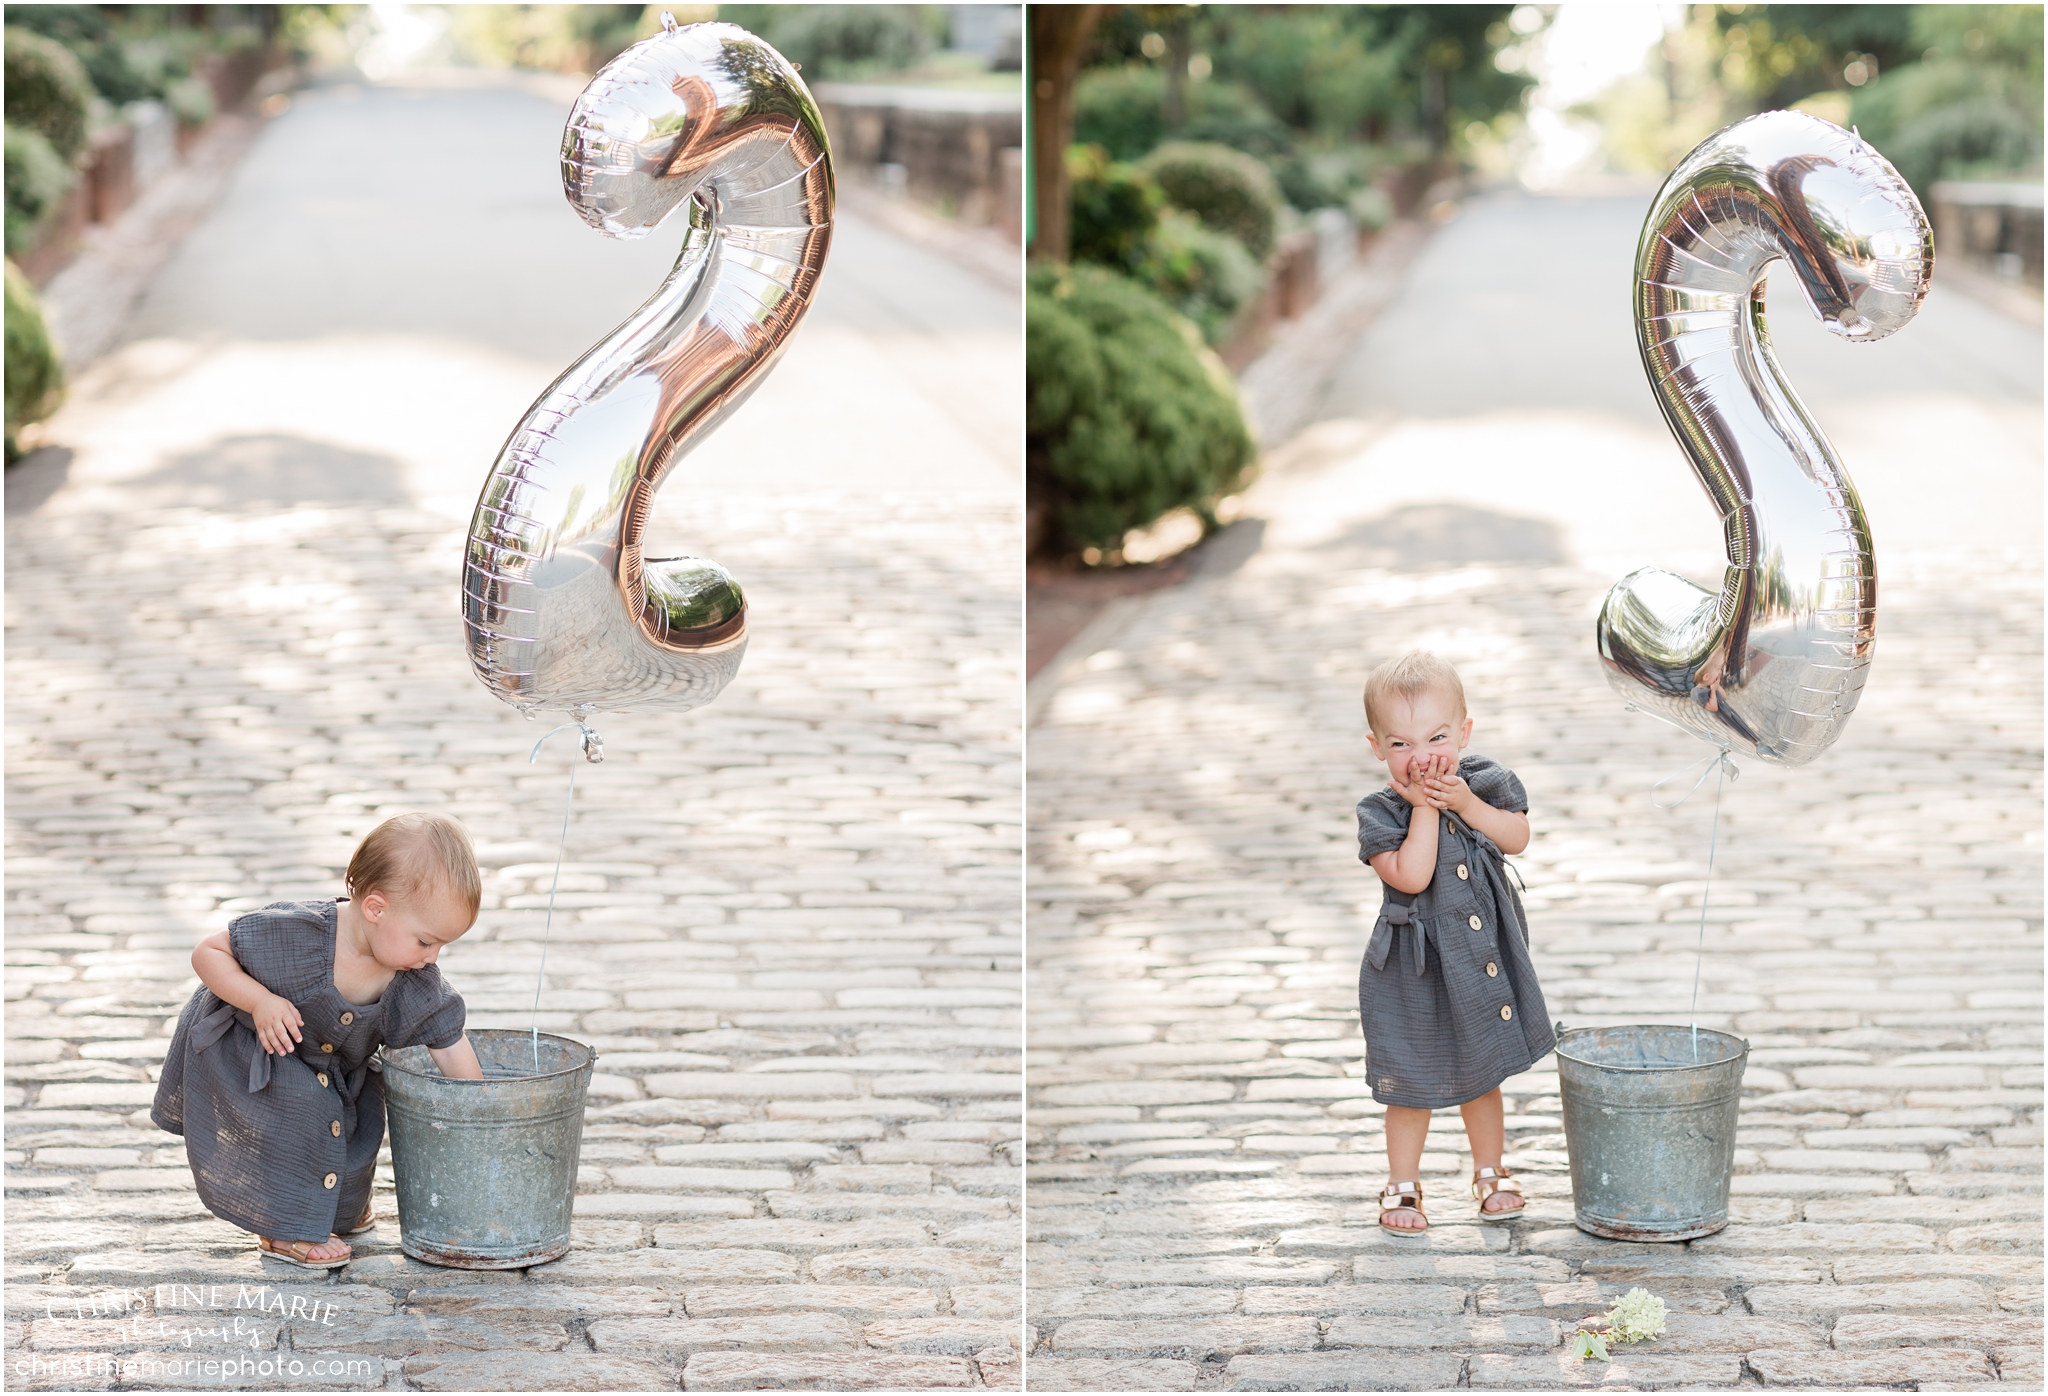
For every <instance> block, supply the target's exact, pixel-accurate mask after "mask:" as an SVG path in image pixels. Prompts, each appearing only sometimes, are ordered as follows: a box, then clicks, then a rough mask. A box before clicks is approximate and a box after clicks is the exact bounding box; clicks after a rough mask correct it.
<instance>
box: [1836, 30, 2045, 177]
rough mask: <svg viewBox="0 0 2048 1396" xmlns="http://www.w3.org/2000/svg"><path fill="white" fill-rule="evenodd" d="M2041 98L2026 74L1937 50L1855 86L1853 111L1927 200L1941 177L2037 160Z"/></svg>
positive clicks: (1865, 131)
mask: <svg viewBox="0 0 2048 1396" xmlns="http://www.w3.org/2000/svg"><path fill="white" fill-rule="evenodd" d="M2040 105H2041V88H2040V83H2039V81H2038V79H2036V78H2034V77H2033V76H2032V75H2030V74H2027V73H2024V72H2022V71H2020V70H2017V69H2014V68H2009V67H2002V66H1999V65H1996V64H1987V63H1974V62H1969V61H1967V60H1964V59H1959V58H1939V57H1938V58H1930V59H1928V60H1926V61H1925V62H1920V63H1910V64H1907V65H1906V66H1904V67H1901V68H1895V69H1893V70H1892V71H1890V72H1888V73H1886V74H1884V76H1883V77H1881V78H1880V79H1879V80H1878V81H1876V82H1874V83H1871V84H1870V85H1869V86H1867V87H1862V88H1859V89H1857V91H1856V93H1855V95H1854V96H1853V97H1852V98H1851V99H1850V116H1851V118H1852V119H1853V120H1854V121H1855V122H1856V124H1857V126H1858V127H1859V128H1860V129H1861V131H1862V133H1863V138H1864V139H1865V140H1867V141H1869V142H1870V143H1871V144H1872V145H1874V146H1876V147H1877V148H1878V149H1879V150H1881V151H1883V152H1884V154H1885V158H1886V159H1888V160H1890V161H1891V162H1892V164H1894V165H1895V166H1897V167H1898V171H1899V173H1900V174H1902V175H1904V176H1905V177H1906V181H1907V183H1909V184H1911V185H1912V186H1913V188H1914V189H1915V190H1916V191H1918V193H1919V195H1920V197H1921V199H1922V200H1923V201H1924V200H1927V199H1929V198H1930V197H1931V186H1932V185H1933V183H1934V181H1936V180H1938V179H1943V178H1946V177H1948V176H1951V175H1968V174H1973V173H1977V172H1979V171H1985V170H1998V169H2004V170H2012V169H2018V168H2022V167H2025V166H2027V165H2030V164H2032V163H2033V162H2034V161H2036V160H2038V159H2039V158H2040V132H2041V126H2040Z"/></svg>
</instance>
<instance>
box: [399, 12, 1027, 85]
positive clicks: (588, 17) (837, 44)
mask: <svg viewBox="0 0 2048 1396" xmlns="http://www.w3.org/2000/svg"><path fill="white" fill-rule="evenodd" d="M417 8H420V9H432V10H436V11H439V12H442V13H444V14H445V15H446V22H447V36H448V41H449V49H450V54H449V56H450V57H451V58H452V59H453V60H454V61H456V62H458V63H463V64H470V65H474V66H478V67H517V68H544V69H551V70H554V71H559V72H594V71H596V70H597V69H598V68H601V67H603V66H604V65H605V64H606V63H608V62H610V61H611V59H613V58H614V57H616V56H617V55H618V54H619V53H621V52H623V51H624V50H625V49H626V48H627V46H629V45H631V44H633V43H636V42H637V41H639V40H641V39H644V38H647V37H649V36H650V35H652V34H655V33H657V32H658V31H659V30H660V28H661V14H662V12H663V11H664V10H666V11H668V12H669V13H670V14H672V15H674V16H675V19H676V22H677V23H678V24H699V23H703V22H705V21H708V20H722V21H725V22H727V23H731V24H737V25H739V26H740V27H742V28H744V29H747V30H750V31H752V32H753V33H755V34H758V35H760V36H761V37H762V38H764V39H766V40H767V41H768V42H769V43H771V44H773V45H775V47H776V48H777V49H778V50H779V51H780V52H781V53H782V54H783V56H784V57H786V58H788V59H789V60H790V61H791V62H793V63H795V64H797V65H798V66H799V67H800V68H801V69H802V70H803V74H804V76H805V77H806V78H807V79H809V80H811V81H813V82H817V81H825V82H868V81H875V80H878V79H884V78H886V79H889V80H891V81H905V80H909V81H915V82H930V81H944V80H947V79H953V80H955V81H965V82H969V83H972V82H973V80H974V79H976V78H981V77H985V76H986V75H987V74H988V73H989V72H990V67H991V65H990V63H989V62H988V60H987V59H986V58H984V57H983V56H981V55H979V54H967V53H962V52H957V51H955V50H954V48H953V47H952V40H953V33H952V29H953V24H954V16H953V7H951V6H948V5H698V4H674V3H670V4H654V5H442V6H420V7H417ZM1018 58H1019V55H1014V54H1013V55H1010V56H1009V61H1008V62H1007V64H1004V63H1001V62H998V63H997V64H996V65H995V66H996V70H997V71H1008V72H1011V73H1014V72H1015V71H1016V69H1017V66H1018ZM1008 82H1009V84H1010V85H1011V86H1013V87H1014V86H1015V82H1016V80H1015V78H1014V77H1012V78H1010V79H1008Z"/></svg>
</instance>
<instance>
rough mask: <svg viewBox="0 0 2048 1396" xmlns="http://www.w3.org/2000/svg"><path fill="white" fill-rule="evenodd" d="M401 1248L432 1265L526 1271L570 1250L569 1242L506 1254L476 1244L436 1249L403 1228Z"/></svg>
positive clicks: (399, 1235)
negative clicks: (488, 1250)
mask: <svg viewBox="0 0 2048 1396" xmlns="http://www.w3.org/2000/svg"><path fill="white" fill-rule="evenodd" d="M398 1247H399V1249H400V1250H402V1251H404V1252H405V1253H406V1254H407V1255H409V1256H411V1257H412V1258H413V1259H414V1260H423V1261H425V1262H426V1263H427V1264H429V1265H446V1266H449V1267H451V1268H453V1269H456V1270H524V1269H525V1268H526V1267H527V1266H529V1265H545V1264H546V1263H547V1262H548V1261H550V1260H560V1259H561V1258H562V1257H563V1256H565V1255H567V1254H568V1253H569V1243H568V1242H567V1241H557V1242H550V1243H548V1244H546V1245H540V1246H532V1247H528V1248H525V1249H523V1250H508V1251H507V1252H506V1253H505V1254H502V1255H498V1254H491V1253H486V1252H485V1251H483V1250H480V1249H479V1248H478V1247H475V1246H466V1247H464V1248H463V1249H461V1250H445V1251H444V1250H436V1249H435V1248H434V1247H432V1246H429V1245H425V1244H423V1243H421V1242H419V1241H415V1240H414V1239H413V1238H412V1237H411V1236H408V1235H407V1234H406V1233H405V1232H404V1231H402V1230H401V1231H400V1232H399V1234H398Z"/></svg>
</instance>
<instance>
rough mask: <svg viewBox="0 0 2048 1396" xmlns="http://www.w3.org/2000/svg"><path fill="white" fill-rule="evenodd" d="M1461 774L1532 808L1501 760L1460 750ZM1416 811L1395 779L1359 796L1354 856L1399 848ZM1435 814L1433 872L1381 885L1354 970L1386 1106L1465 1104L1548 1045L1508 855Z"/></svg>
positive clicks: (1483, 794) (1373, 1078)
mask: <svg viewBox="0 0 2048 1396" xmlns="http://www.w3.org/2000/svg"><path fill="white" fill-rule="evenodd" d="M1458 775H1459V777H1460V778H1461V779H1463V780H1464V782H1465V783H1466V784H1467V785H1469V786H1470V787H1471V788H1472V793H1473V794H1475V795H1477V796H1478V797H1479V798H1480V799H1482V800H1484V801H1485V802H1486V803H1487V804H1489V805H1492V806H1493V807H1494V808H1495V809H1500V810H1510V811H1514V812H1516V813H1527V811H1528V808H1529V798H1528V795H1527V794H1526V793H1525V792H1524V791H1523V789H1522V782H1521V781H1520V780H1518V779H1516V777H1515V773H1514V772H1513V771H1510V770H1509V769H1508V768H1507V767H1505V766H1503V765H1501V764H1500V763H1498V762H1496V761H1492V760H1489V759H1488V758H1486V757H1484V756H1467V757H1465V758H1464V759H1463V760H1461V761H1459V763H1458ZM1413 813H1414V808H1413V806H1411V805H1410V804H1409V803H1408V802H1407V801H1406V800H1404V799H1402V798H1401V796H1400V795H1399V794H1398V793H1397V792H1396V791H1395V790H1394V789H1393V787H1391V786H1389V787H1387V788H1386V789H1384V790H1379V791H1375V792H1374V793H1373V794H1370V795H1368V796H1366V797H1365V798H1364V799H1363V800H1360V801H1359V802H1358V856H1359V859H1360V860H1361V861H1370V860H1371V859H1372V858H1373V857H1375V856H1376V855H1378V854H1381V853H1390V852H1392V851H1394V850H1395V849H1398V848H1399V847H1400V846H1401V845H1402V844H1403V843H1404V842H1405V841H1406V840H1407V838H1408V820H1409V817H1410V816H1411V814H1413ZM1438 817H1439V818H1440V819H1441V820H1442V824H1441V826H1440V828H1439V829H1438V832H1437V863H1436V873H1435V875H1434V876H1433V877H1432V878H1431V880H1430V884H1429V886H1428V887H1426V888H1424V889H1423V890H1422V891H1420V892H1414V893H1409V892H1397V891H1395V890H1394V889H1393V888H1391V887H1386V888H1383V889H1382V901H1381V904H1380V916H1379V920H1378V922H1377V923H1376V924H1375V925H1374V927H1373V931H1372V939H1371V940H1370V941H1369V942H1368V943H1367V945H1366V952H1365V961H1364V963H1363V964H1361V965H1360V966H1359V970H1358V1012H1359V1018H1360V1020H1361V1022H1362V1024H1363V1026H1364V1029H1365V1057H1366V1066H1365V1072H1366V1081H1367V1084H1368V1085H1369V1086H1370V1087H1371V1088H1372V1095H1373V1099H1374V1100H1377V1101H1379V1102H1380V1103H1381V1104H1383V1105H1404V1106H1413V1107H1417V1108H1420V1109H1429V1110H1435V1109H1441V1108H1443V1107H1446V1106H1452V1105H1463V1104H1465V1103H1466V1102H1467V1101H1470V1100H1476V1099H1478V1098H1479V1097H1480V1096H1483V1095H1485V1094H1486V1093H1487V1092H1488V1091H1490V1090H1492V1089H1493V1088H1494V1087H1495V1086H1498V1085H1499V1084H1500V1083H1501V1082H1502V1081H1504V1080H1506V1079H1507V1078H1508V1077H1510V1076H1513V1075H1515V1074H1516V1073H1517V1072H1521V1071H1527V1070H1528V1069H1529V1068H1530V1067H1531V1066H1533V1065H1535V1064H1536V1062H1537V1061H1538V1060H1540V1059H1541V1058H1542V1057H1543V1055H1544V1054H1545V1053H1547V1052H1549V1051H1550V1049H1551V1047H1552V1046H1553V1045H1555V1044H1554V1038H1553V1034H1552V1031H1551V1027H1550V1014H1549V1011H1548V1009H1547V1008H1546V1007H1545V1005H1544V1002H1543V990H1542V988H1541V987H1540V986H1538V984H1537V983H1536V968H1535V966H1534V965H1533V964H1531V963H1530V961H1529V921H1528V917H1527V916H1526V915H1525V914H1524V912H1523V910H1522V899H1521V897H1520V895H1519V894H1518V893H1517V892H1516V890H1515V887H1514V883H1513V881H1512V874H1511V873H1510V871H1509V869H1508V867H1507V863H1506V860H1505V859H1503V858H1502V856H1501V852H1500V849H1499V848H1497V847H1495V845H1494V843H1493V840H1491V839H1489V838H1487V837H1486V836H1485V835H1484V834H1481V833H1479V832H1478V831H1477V830H1475V829H1471V828H1468V827H1467V826H1466V825H1465V823H1464V821H1462V820H1460V819H1459V818H1457V816H1455V815H1451V814H1441V815H1439V816H1438Z"/></svg>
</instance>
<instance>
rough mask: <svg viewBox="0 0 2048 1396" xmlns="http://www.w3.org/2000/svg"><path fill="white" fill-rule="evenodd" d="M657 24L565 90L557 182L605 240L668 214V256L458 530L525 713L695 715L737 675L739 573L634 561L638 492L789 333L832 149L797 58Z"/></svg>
mask: <svg viewBox="0 0 2048 1396" xmlns="http://www.w3.org/2000/svg"><path fill="white" fill-rule="evenodd" d="M662 21H663V27H664V32H662V33H660V34H657V35H655V36H654V37H653V38H651V39H647V40H645V41H643V42H641V43H638V44H635V45H634V46H633V47H632V48H629V49H627V50H626V51H625V52H624V53H622V54H620V55H619V56H618V57H617V58H615V59H613V60H612V61H611V62H610V63H608V64H606V65H605V67H604V69H603V71H601V72H599V73H598V74H597V76H596V77H594V78H592V79H591V81H590V85H589V87H587V88H586V89H584V92H583V95H582V96H581V97H579V98H578V99H577V101H576V105H575V107H574V109H573V110H572V111H571V113H570V115H569V123H568V127H567V129H566V130H565V131H564V132H563V134H562V189H563V192H564V193H565V194H566V195H567V196H568V199H569V203H570V205H571V206H572V207H573V208H574V209H575V210H576V212H577V213H578V214H579V215H580V216H581V217H582V219H583V221H584V222H585V223H588V224H589V225H590V226H591V227H593V228H596V229H597V230H598V231H600V232H602V233H605V234H607V235H608V236H611V237H616V238H637V237H643V236H645V235H646V234H647V233H648V232H650V231H652V230H653V229H654V228H656V227H657V226H659V225H660V224H662V223H663V222H665V221H667V220H668V219H669V218H671V217H678V218H679V220H680V221H681V222H682V224H683V243H682V252H681V254H680V255H679V256H678V257H677V258H676V262H675V267H674V269H673V270H672V271H671V272H670V273H669V275H668V277H667V279H666V280H664V281H663V282H662V284H661V287H660V289H659V290H657V291H656V292H655V293H654V295H653V296H652V297H651V298H650V299H649V300H648V301H647V303H646V304H645V305H642V306H641V307H640V309H639V310H637V311H635V312H634V313H633V315H632V316H631V317H630V318H628V319H627V320H626V321H625V323H623V324H621V325H620V326H619V327H618V328H617V329H615V330H613V331H612V332H611V334H610V335H608V336H607V337H606V338H605V339H604V340H603V341H602V342H601V343H599V344H598V345H597V346H596V347H595V348H593V349H591V350H590V351H589V352H588V353H586V354H585V355H584V356H583V357H582V358H580V359H578V360H577V361H576V362H575V363H574V364H572V365H571V366H570V367H569V368H568V369H567V370H566V371H565V372H564V373H563V374H562V376H561V377H560V378H558V379H556V380H555V382H554V384H553V386H551V387H550V388H549V389H548V390H547V391H546V392H545V393H543V394H542V395H541V397H540V400H539V401H538V402H536V403H534V404H533V406H532V407H530V408H529V409H527V413H526V415H525V417H523V418H522V419H521V420H520V422H519V425H518V426H517V427H516V428H514V429H513V432H512V434H511V436H510V438H509V439H508V440H507V441H506V443H505V446H504V449H503V450H502V451H501V452H500V453H499V455H498V459H497V462H496V464H494V465H493V466H492V467H491V472H490V476H489V478H488V479H486V480H485V482H484V487H483V493H482V495H481V496H480V497H479V498H478V500H477V506H476V514H475V516H474V518H473V519H472V521H471V524H470V530H469V538H468V544H467V553H466V557H465V562H464V567H463V580H462V587H463V598H462V604H463V618H464V621H465V625H466V629H467V631H468V637H469V653H470V660H471V663H472V664H473V665H474V666H475V668H476V673H477V677H478V678H480V679H482V680H483V682H484V683H485V684H486V685H487V686H488V687H489V688H490V689H491V691H492V692H493V693H495V694H497V695H498V696H499V697H500V698H502V699H504V700H505V701H506V702H508V703H511V704H512V705H513V706H515V707H517V708H520V709H522V710H525V711H528V712H532V711H537V710H567V711H571V712H576V713H578V714H587V713H589V712H593V711H600V710H602V711H626V710H640V709H665V710H670V711H678V710H682V709H687V708H694V707H698V706H699V705H701V704H704V703H708V702H710V701H711V700H712V699H713V698H715V697H716V696H717V695H718V692H719V690H720V689H722V688H724V687H725V685H726V684H727V683H728V682H730V681H731V679H732V676H733V675H734V674H735V673H736V672H737V671H738V669H739V664H740V658H741V656H742V655H743V654H744V653H745V650H746V643H747V612H746V601H745V598H744V596H743V595H742V593H741V591H740V588H739V584H738V583H737V582H735V581H734V580H733V579H732V577H731V576H730V575H729V574H728V573H727V572H726V571H725V569H724V568H722V567H720V566H719V565H718V564H717V563H715V562H711V561H709V560H708V559H702V558H691V557H681V558H650V557H643V556H642V555H641V535H642V532H643V530H644V529H645V527H646V524H647V516H648V512H649V510H650V508H651V507H652V505H653V502H654V494H655V491H656V490H657V489H659V488H660V487H661V485H662V483H663V481H664V480H666V479H667V478H668V477H669V476H670V475H671V474H672V473H674V472H675V470H676V467H677V465H678V463H679V462H680V461H681V460H682V459H683V457H684V456H685V454H686V453H687V452H689V451H690V449H691V448H692V447H694V446H695V445H696V444H697V443H698V442H700V441H702V440H703V439H704V437H705V436H706V435H708V434H709V433H710V432H711V431H712V430H714V429H715V428H716V427H717V426H718V424H719V423H720V422H722V421H724V420H725V418H726V417H727V416H728V415H729V414H730V413H731V412H732V411H733V410H734V409H735V408H737V407H738V406H739V405H740V404H741V403H742V402H743V401H745V400H746V398H747V395H748V394H749V393H751V392H752V391H753V390H754V389H755V388H756V387H758V386H759V385H760V383H761V380H762V379H763V377H765V376H766V374H767V373H768V371H769V370H770V369H771V368H773V367H774V365H775V362H776V360H777V358H778V357H779V356H780V355H781V353H782V352H783V350H784V349H785V348H786V347H787V345H788V343H789V337H790V335H791V334H792V333H793V332H794V331H795V329H796V326H797V323H798V321H799V320H801V319H802V318H803V314H804V311H805V310H806V309H807V308H808V307H809V305H810V303H811V299H812V297H813V295H814V294H815V291H816V287H817V282H818V274H819V271H820V269H821V268H822V267H823V266H824V264H825V252H826V248H827V245H828V244H829V243H830V241H831V235H832V204H833V182H832V160H831V153H830V150H829V148H828V146H827V144H826V139H825V127H824V122H823V120H822V119H821V118H820V117H819V115H818V108H817V105H816V104H815V103H814V102H813V101H812V100H811V94H810V92H809V91H808V90H807V89H806V88H805V87H804V84H803V81H802V79H801V78H799V77H798V76H797V73H796V70H795V69H794V68H793V67H791V66H790V64H789V63H788V62H787V61H785V60H784V59H783V57H782V55H780V54H779V53H777V52H776V51H775V50H774V49H772V48H770V47H769V46H768V45H767V44H765V43H763V42H762V41H761V40H759V39H757V38H755V37H754V36H753V35H752V34H749V33H747V32H746V31H745V30H744V29H740V28H738V27H736V26H734V25H730V24H695V25H690V26H687V27H683V28H677V27H676V25H675V21H674V20H673V19H672V18H670V17H669V16H667V15H664V16H662Z"/></svg>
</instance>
